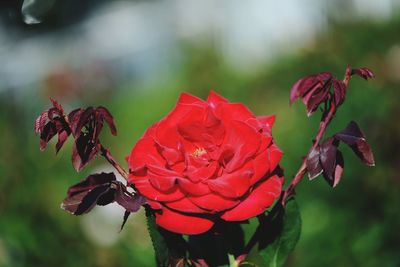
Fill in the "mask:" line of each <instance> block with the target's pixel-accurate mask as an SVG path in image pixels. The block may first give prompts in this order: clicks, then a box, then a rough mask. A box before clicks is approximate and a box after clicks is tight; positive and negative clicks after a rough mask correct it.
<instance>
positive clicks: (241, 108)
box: [215, 103, 255, 122]
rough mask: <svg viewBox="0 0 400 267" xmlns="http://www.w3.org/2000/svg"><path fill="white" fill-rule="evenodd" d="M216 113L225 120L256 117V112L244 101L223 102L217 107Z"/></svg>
mask: <svg viewBox="0 0 400 267" xmlns="http://www.w3.org/2000/svg"><path fill="white" fill-rule="evenodd" d="M215 115H216V116H217V117H218V118H220V119H221V120H222V121H223V122H229V121H232V120H238V121H243V122H244V121H246V120H248V119H249V118H255V116H254V114H253V113H252V112H251V111H250V110H249V109H248V108H247V107H246V106H245V105H243V104H242V103H221V104H220V105H218V106H217V107H216V109H215Z"/></svg>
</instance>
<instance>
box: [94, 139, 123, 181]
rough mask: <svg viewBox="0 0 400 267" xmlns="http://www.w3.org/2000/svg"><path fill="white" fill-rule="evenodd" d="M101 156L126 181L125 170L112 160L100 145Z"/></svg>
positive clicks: (108, 152)
mask: <svg viewBox="0 0 400 267" xmlns="http://www.w3.org/2000/svg"><path fill="white" fill-rule="evenodd" d="M100 151H101V155H102V156H103V157H104V158H105V159H106V160H107V161H108V162H109V163H110V164H111V165H112V166H113V167H114V168H115V169H116V170H117V171H118V172H119V174H121V176H122V177H123V178H124V179H125V180H126V181H128V173H127V172H126V171H125V169H124V168H123V167H122V166H121V165H120V164H119V163H118V162H117V161H116V160H115V159H114V157H113V156H112V155H111V153H110V151H109V150H108V149H106V148H105V147H104V146H103V145H100Z"/></svg>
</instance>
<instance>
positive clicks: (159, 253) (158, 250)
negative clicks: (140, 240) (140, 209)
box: [146, 206, 187, 267]
mask: <svg viewBox="0 0 400 267" xmlns="http://www.w3.org/2000/svg"><path fill="white" fill-rule="evenodd" d="M146 218H147V227H148V230H149V234H150V238H151V241H152V243H153V248H154V252H155V255H156V262H157V266H159V267H167V266H170V265H171V264H175V265H177V263H178V262H179V263H180V262H182V261H183V262H184V261H185V260H186V250H187V248H186V242H185V240H184V239H183V237H182V235H179V234H175V233H172V232H169V231H167V230H165V229H162V228H161V227H159V226H157V224H156V220H155V214H154V211H152V210H151V209H150V208H149V207H148V206H147V207H146Z"/></svg>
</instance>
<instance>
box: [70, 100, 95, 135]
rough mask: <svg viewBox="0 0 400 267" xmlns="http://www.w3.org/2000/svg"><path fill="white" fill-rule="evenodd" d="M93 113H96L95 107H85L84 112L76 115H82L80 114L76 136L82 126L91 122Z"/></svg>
mask: <svg viewBox="0 0 400 267" xmlns="http://www.w3.org/2000/svg"><path fill="white" fill-rule="evenodd" d="M93 113H94V110H93V108H92V107H88V108H86V109H84V110H83V112H82V113H80V114H76V116H77V115H80V116H79V120H78V123H77V124H76V128H75V131H74V136H79V135H80V133H81V131H82V128H83V127H84V126H85V125H87V124H88V123H89V122H90V117H91V116H92V115H93Z"/></svg>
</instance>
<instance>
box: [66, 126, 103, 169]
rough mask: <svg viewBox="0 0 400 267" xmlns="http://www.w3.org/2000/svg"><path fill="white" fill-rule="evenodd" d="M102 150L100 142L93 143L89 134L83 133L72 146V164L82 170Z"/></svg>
mask: <svg viewBox="0 0 400 267" xmlns="http://www.w3.org/2000/svg"><path fill="white" fill-rule="evenodd" d="M99 150H100V144H99V143H98V142H96V143H93V142H92V140H91V138H90V135H89V134H81V135H80V136H79V137H78V138H77V139H76V140H75V143H74V145H73V148H72V164H73V166H74V168H75V170H77V171H80V170H82V169H83V168H84V167H85V166H86V165H87V164H88V163H89V162H90V161H91V160H92V159H94V157H95V156H96V154H97V152H98V151H99Z"/></svg>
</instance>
